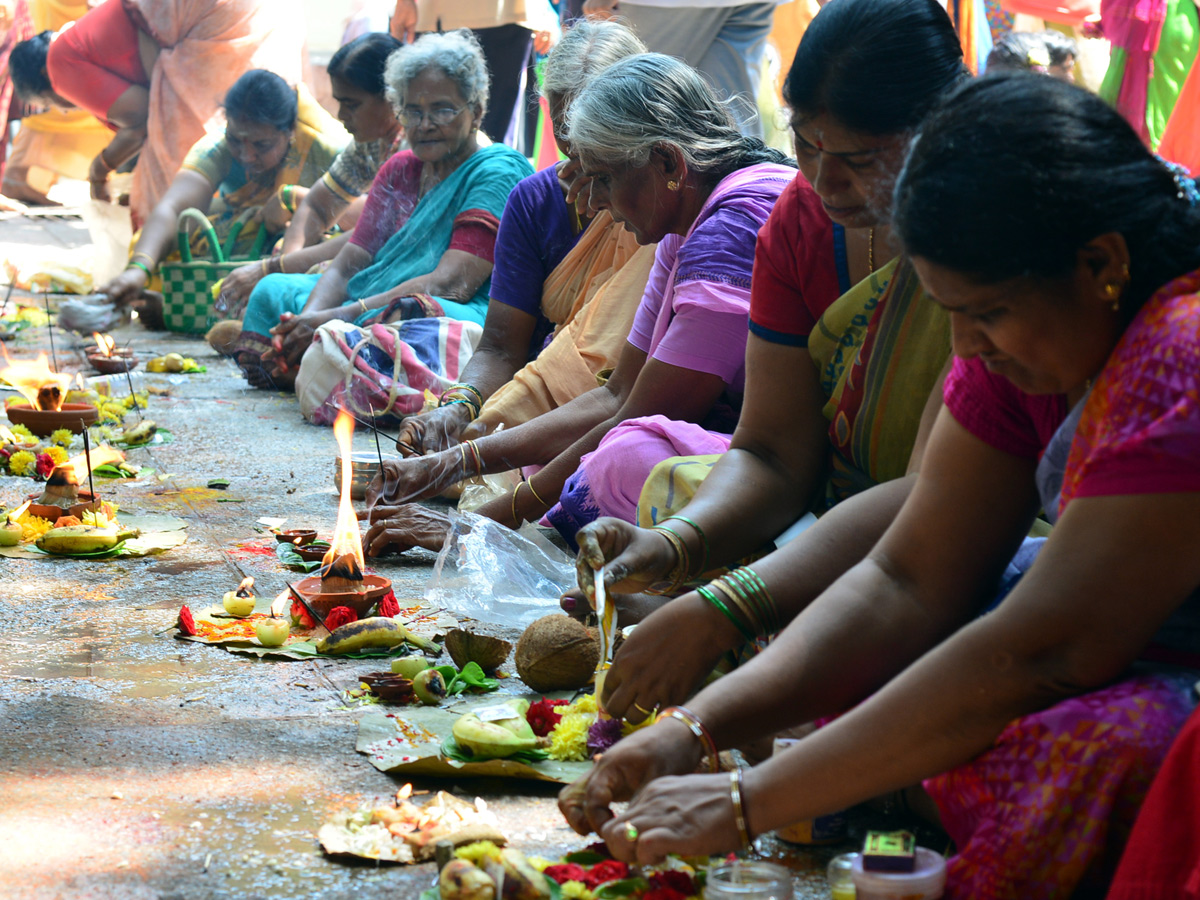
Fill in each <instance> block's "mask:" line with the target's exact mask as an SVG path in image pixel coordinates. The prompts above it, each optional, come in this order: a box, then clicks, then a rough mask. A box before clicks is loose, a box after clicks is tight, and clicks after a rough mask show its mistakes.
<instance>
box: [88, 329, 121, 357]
mask: <svg viewBox="0 0 1200 900" xmlns="http://www.w3.org/2000/svg"><path fill="white" fill-rule="evenodd" d="M92 337H93V338H94V339H95V341H96V346H97V347H98V348H99V349H100V352H101V353H103V354H104V355H105V356H108V357H112V355H113V352H114V351H115V350H116V349H117V342H116V341H114V340H113V339H112V336H111V335H107V334H100V333H99V332H98V331H93V332H92Z"/></svg>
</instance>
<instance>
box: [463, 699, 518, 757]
mask: <svg viewBox="0 0 1200 900" xmlns="http://www.w3.org/2000/svg"><path fill="white" fill-rule="evenodd" d="M525 705H526V708H528V704H525ZM499 708H500V707H488V709H487V710H486V711H484V712H485V714H486V713H488V712H491V711H492V710H496V709H499ZM504 708H505V709H507V711H508V712H509V713H511V715H508V716H506V717H505V718H503V719H492V720H491V721H485V720H484V719H481V718H480V717H479V714H478V712H469V713H467V714H466V715H464V716H460V717H459V718H458V721H456V722H455V723H454V727H453V728H452V729H451V733H452V734H453V735H454V740H455V741H457V742H458V746H459V747H461V748H462V749H463V751H464V752H466V753H469V754H470V755H472V756H476V757H479V758H480V759H503V758H504V757H506V756H512V755H513V754H514V753H519V752H521V751H522V750H533V749H535V748H536V747H537V746H538V737H537V735H536V734H534V733H533V729H532V728H531V727H530V726H529V723H528V722H527V721H525V712H524V710H522V709H520V707H519V706H518V705H517V704H505V705H504ZM488 718H489V719H491V716H490V715H489V716H488Z"/></svg>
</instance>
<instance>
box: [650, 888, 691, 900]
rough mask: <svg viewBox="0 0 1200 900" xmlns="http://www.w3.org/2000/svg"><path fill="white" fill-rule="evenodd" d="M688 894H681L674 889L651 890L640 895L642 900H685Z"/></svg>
mask: <svg viewBox="0 0 1200 900" xmlns="http://www.w3.org/2000/svg"><path fill="white" fill-rule="evenodd" d="M689 896H691V895H690V894H681V893H679V891H677V890H675V888H669V887H660V888H652V889H651V890H649V891H647V892H646V893H644V894H643V895H642V900H687V898H688V897H689Z"/></svg>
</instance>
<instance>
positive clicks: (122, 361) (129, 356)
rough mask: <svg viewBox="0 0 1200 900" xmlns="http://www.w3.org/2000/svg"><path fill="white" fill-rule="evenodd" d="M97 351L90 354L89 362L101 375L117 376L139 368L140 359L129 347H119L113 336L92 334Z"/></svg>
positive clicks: (95, 332) (96, 332)
mask: <svg viewBox="0 0 1200 900" xmlns="http://www.w3.org/2000/svg"><path fill="white" fill-rule="evenodd" d="M92 337H93V338H95V340H96V349H95V350H91V351H89V352H88V355H87V358H88V362H90V363H91V364H92V368H93V369H95V370H96V371H97V372H99V373H100V374H101V375H117V374H120V373H121V372H128V371H129V370H130V369H134V368H136V367H137V364H138V359H137V357H136V356H134V355H133V351H132V350H130V349H129V348H128V347H117V343H116V341H114V340H113V339H112V336H111V335H107V334H100V333H99V332H98V331H93V332H92Z"/></svg>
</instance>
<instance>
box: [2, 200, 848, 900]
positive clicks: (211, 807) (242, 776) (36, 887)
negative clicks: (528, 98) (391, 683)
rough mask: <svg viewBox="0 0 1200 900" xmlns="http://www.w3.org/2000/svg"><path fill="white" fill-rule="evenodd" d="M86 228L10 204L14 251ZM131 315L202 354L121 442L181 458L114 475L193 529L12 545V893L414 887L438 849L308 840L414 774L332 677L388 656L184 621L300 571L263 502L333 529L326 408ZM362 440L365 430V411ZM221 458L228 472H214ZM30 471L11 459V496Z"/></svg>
mask: <svg viewBox="0 0 1200 900" xmlns="http://www.w3.org/2000/svg"><path fill="white" fill-rule="evenodd" d="M86 242H87V235H86V232H85V231H84V230H83V229H82V226H81V225H80V224H79V223H78V222H71V221H62V220H59V221H56V220H39V221H32V220H30V219H26V218H17V219H8V220H5V221H0V254H3V255H6V256H9V257H12V258H15V259H23V258H28V257H29V256H30V255H33V254H38V253H42V252H43V251H45V250H46V249H47V248H55V247H57V248H60V249H62V248H75V247H82V246H84V245H85V244H86ZM117 337H118V341H119V342H120V343H122V344H124V343H129V344H131V345H132V346H133V348H134V349H135V351H136V352H137V353H138V354H139V355H140V356H141V357H142V358H147V357H150V356H155V355H160V354H162V353H166V352H169V351H173V350H175V351H178V352H180V353H182V354H184V355H185V356H193V357H195V358H196V359H197V360H198V361H200V362H201V363H203V364H205V365H207V366H208V372H207V373H205V374H200V375H191V376H182V375H170V376H169V375H145V374H141V375H140V382H141V384H144V385H155V386H157V387H161V388H167V389H169V392H170V393H169V395H168V396H166V397H162V398H159V397H155V398H153V399H152V406H151V409H150V416H151V417H152V418H154V419H155V420H156V421H158V422H160V423H161V424H162V425H164V426H165V427H166V428H167V429H169V430H170V431H171V432H172V433H173V435H174V442H173V443H170V444H165V445H162V446H156V447H153V448H150V449H142V450H137V451H133V452H131V453H130V460H131V461H132V462H135V463H138V464H142V465H147V466H151V467H153V468H154V469H155V470H156V471H157V473H160V474H164V475H167V476H169V477H165V478H164V479H163V480H161V481H160V480H159V479H158V478H157V477H155V476H151V477H149V478H142V479H139V480H138V481H136V482H130V483H122V484H116V485H114V484H113V483H112V482H105V484H104V488H103V490H104V492H105V494H107V495H108V496H110V497H113V498H115V499H116V500H117V501H118V502H119V503H120V505H121V507H122V508H123V509H126V510H130V511H139V512H162V513H169V514H171V515H176V516H180V517H182V518H184V519H186V520H187V522H188V540H187V542H186V543H185V544H184V545H182V546H180V547H178V548H175V549H173V550H170V551H168V552H166V553H164V554H162V555H160V556H154V557H147V558H142V559H114V560H104V561H85V560H71V559H45V560H40V559H39V560H23V559H21V560H14V559H5V560H3V562H2V563H0V873H2V877H0V897H4V898H38V900H41V898H59V897H62V898H120V900H140V898H158V900H193V898H223V897H239V898H257V897H313V898H343V897H344V898H351V897H353V898H355V900H369V898H374V897H380V898H382V897H388V898H403V900H408V898H415V897H416V896H417V894H418V893H419V892H420V891H421V890H423V889H424V888H425V887H427V886H429V885H430V884H431V883H432V879H433V877H434V873H433V867H432V866H430V865H424V866H414V867H375V866H373V865H347V864H345V863H343V862H334V861H331V860H330V859H328V858H326V857H324V856H323V855H322V853H321V851H320V848H319V846H318V845H317V843H316V840H315V834H316V831H317V828H318V827H319V826H320V824H321V823H322V822H323V821H324V820H325V819H326V818H327V817H328V815H329V814H330V813H331V812H333V811H335V810H338V809H341V808H345V807H347V806H357V805H358V804H359V803H360V802H361V801H363V800H371V799H383V798H386V797H388V796H390V795H391V794H393V793H394V792H395V791H396V789H397V787H398V786H399V784H400V783H401V782H400V780H398V779H396V778H393V777H391V776H388V775H384V774H381V773H380V772H378V771H376V770H375V769H374V768H372V767H371V766H370V765H369V764H368V762H367V760H366V758H365V757H363V756H361V755H359V754H357V753H356V752H355V751H354V743H355V735H356V721H357V715H358V714H357V713H356V712H355V711H354V710H348V709H346V708H345V706H344V701H343V698H342V694H341V692H342V691H343V690H344V689H346V688H349V687H353V686H355V685H356V684H357V682H358V675H359V674H360V673H362V672H365V671H371V670H377V669H378V668H380V666H379V663H378V662H377V661H376V662H371V661H345V660H343V661H338V660H330V659H321V660H316V661H305V662H292V661H260V660H256V659H253V658H250V657H245V656H240V655H235V654H232V653H228V652H226V651H225V650H223V649H221V648H219V647H213V646H204V645H200V644H196V643H190V642H181V641H178V640H176V639H174V637H173V636H172V634H173V631H172V628H173V626H174V623H175V619H176V614H177V611H178V609H179V607H180V605H181V604H184V603H187V604H189V605H190V606H192V607H193V608H196V607H201V608H202V607H204V606H207V605H210V604H212V603H214V602H219V601H220V598H221V595H222V594H223V593H224V592H225V591H226V590H229V589H231V588H232V587H234V586H236V584H237V582H238V581H239V580H240V579H241V578H242V577H243V576H244V575H253V576H254V577H255V578H256V579H257V581H258V585H259V588H260V593H261V594H262V595H265V596H274V595H275V594H277V593H278V592H280V591H281V590H283V589H284V587H285V583H286V581H287V580H289V579H291V580H295V578H296V577H297V576H296V575H295V573H291V572H288V571H287V570H285V569H284V568H283V567H282V566H281V565H280V564H279V563H278V561H277V560H276V558H275V557H274V555H273V549H272V548H273V543H272V542H270V541H269V540H268V538H269V536H267V537H264V536H263V535H262V534H260V533H257V532H256V531H255V530H254V528H253V526H254V523H255V521H256V520H257V519H259V518H260V517H262V516H279V517H284V516H286V517H287V520H288V523H289V524H290V525H294V526H300V525H305V526H311V527H315V528H317V529H319V530H320V531H321V532H322V533H325V534H328V533H329V532H330V531H331V530H332V528H333V525H334V521H335V518H336V496H335V493H334V490H333V477H332V476H333V465H334V459H335V456H336V445H335V442H334V439H333V436H332V433H331V431H330V430H328V429H325V428H317V427H314V426H310V425H308V424H306V423H305V422H304V421H303V420H302V418H301V417H300V415H299V412H298V411H297V408H296V404H295V401H294V399H293V398H292V397H291V396H286V395H283V394H275V393H268V392H264V391H256V390H250V389H248V388H247V387H246V386H245V383H244V382H243V381H242V379H241V378H240V377H239V374H238V372H237V370H236V368H235V367H234V366H233V364H232V363H231V362H229V361H228V360H225V359H221V358H219V357H217V356H215V355H214V354H213V353H212V352H211V351H209V349H208V347H207V345H205V344H203V343H202V342H201V341H199V340H191V339H185V338H180V337H178V336H174V335H169V334H165V333H156V332H147V331H146V330H144V329H143V328H142V327H141V326H140V325H138V324H136V323H134V324H132V325H130V326H128V327H126V328H124V329H122V330H121V331H120V332H118V335H117ZM54 339H55V348H56V353H57V356H58V359H59V365H60V368H61V369H62V370H64V371H71V372H73V371H86V369H87V366H86V361H85V360H84V358H83V354H82V350H81V349H79V348H82V347H83V346H84V342H83V341H80V340H78V339H73V338H70V337H68V336H67V335H64V334H62V333H60V332H57V331H56V332H55V335H54ZM48 348H49V342H48V333H47V330H46V329H45V328H40V329H29V330H27V331H26V332H24V333H22V334H21V335H20V336H19V338H18V340H17V341H14V342H10V343H9V344H7V345H6V349H7V350H8V352H9V353H10V354H11V355H12V356H13V357H14V358H19V359H28V358H32V357H33V355H34V354H35V352H36V351H37V350H40V349H48ZM140 371H141V370H139V372H140ZM117 393H121V390H120V387H118V389H117ZM356 445H357V446H358V449H363V450H367V449H373V443H372V442H371V440H370V437H369V435H368V434H360V435H357V436H356ZM213 478H224V479H227V480H228V481H229V487H228V489H227V490H224V491H218V490H210V489H208V488H207V487H206V485H207V483H208V482H209V480H210V479H213ZM32 489H33V485H32V483H31V482H30V481H29V480H27V479H18V478H9V477H0V502H3V503H4V505H5V506H8V505H11V504H13V503H15V502H17V501H19V499H20V498H21V497H23V495H24V494H26V493H27V492H29V491H30V490H32ZM432 560H433V555H432V554H429V553H425V552H424V551H413V552H411V553H409V554H406V555H405V556H404V557H401V558H397V559H394V560H392V561H385V562H381V563H379V564H378V565H377V566H376V570H377V571H379V572H380V573H381V574H383V575H385V576H387V577H389V578H391V579H393V581H394V583H395V590H396V595H397V597H398V598H400V600H401V605H402V606H403V605H405V604H404V600H405V599H406V598H410V597H418V596H420V595H421V593H422V589H423V587H424V584H425V581H426V580H427V578H428V575H429V572H430V567H431V563H432ZM417 787H418V788H428V789H437V788H447V789H452V790H453V791H454V792H455V793H456V794H459V795H460V796H466V797H468V798H469V797H472V796H475V795H480V796H483V797H485V798H486V799H487V800H488V802H489V805H490V806H491V808H492V809H493V810H495V811H496V813H497V814H498V816H499V818H500V821H501V824H502V827H503V829H504V831H505V832H506V833H507V834H508V836H509V838H510V841H511V844H512V845H513V846H516V847H518V848H520V849H522V850H524V851H526V852H529V853H537V854H540V855H543V856H548V857H554V856H556V855H559V854H561V853H563V852H567V851H569V850H572V849H578V848H580V847H581V846H583V844H584V843H585V841H584V840H583V839H581V838H579V837H578V836H576V835H575V834H574V833H572V832H571V831H569V830H568V829H567V828H566V827H565V825H564V824H563V821H562V818H561V816H560V815H559V813H558V811H557V809H556V807H555V804H554V800H553V796H554V794H555V790H554V789H553V788H550V787H546V786H538V785H532V784H528V783H521V782H512V781H506V782H497V781H492V782H479V781H466V780H464V781H461V782H458V783H453V784H451V783H444V784H438V783H433V782H431V781H419V782H418V783H417ZM765 849H766V850H767V851H768V852H769V853H771V854H772V855H776V854H779V855H781V856H783V857H786V859H787V861H788V862H789V863H790V864H791V865H792V866H793V868H794V869H795V870H796V872H797V877H798V878H797V880H798V886H799V890H800V893H799V894H798V896H802V897H820V896H827V893H826V889H825V888H824V878H823V875H822V874H821V873H823V870H824V865H825V862H826V860H827V859H828V857H829V855H830V853H829V852H827V851H826V852H818V853H813V854H808V853H804V852H797V851H794V850H786V851H780V850H779V848H778V846H772V847H766V848H765Z"/></svg>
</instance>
